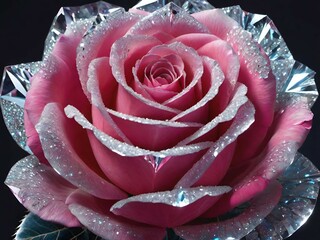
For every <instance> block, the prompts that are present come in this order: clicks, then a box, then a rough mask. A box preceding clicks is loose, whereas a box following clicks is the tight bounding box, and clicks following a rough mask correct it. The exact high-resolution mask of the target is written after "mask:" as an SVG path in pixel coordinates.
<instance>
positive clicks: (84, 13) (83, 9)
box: [44, 1, 120, 56]
mask: <svg viewBox="0 0 320 240" xmlns="http://www.w3.org/2000/svg"><path fill="white" fill-rule="evenodd" d="M119 9H120V7H118V6H116V5H113V4H110V3H107V2H104V1H99V2H94V3H90V4H86V5H83V6H77V7H63V8H61V9H60V10H59V12H58V14H57V15H56V17H55V18H54V20H53V23H52V25H51V28H50V31H49V34H48V36H47V38H46V41H45V51H44V56H46V55H47V54H48V53H50V52H51V51H52V49H53V46H54V45H55V43H56V42H57V40H58V38H59V36H60V35H61V34H63V33H64V32H65V31H66V29H67V26H69V25H71V24H72V23H74V22H78V21H85V20H89V21H90V22H91V23H94V22H96V21H97V22H99V21H101V20H103V19H105V18H106V16H107V15H108V14H109V13H111V12H114V11H117V10H119Z"/></svg>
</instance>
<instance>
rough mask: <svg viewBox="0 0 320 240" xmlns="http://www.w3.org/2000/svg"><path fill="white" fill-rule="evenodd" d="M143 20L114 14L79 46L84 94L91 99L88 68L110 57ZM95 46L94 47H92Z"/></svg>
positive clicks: (80, 73) (79, 64)
mask: <svg viewBox="0 0 320 240" xmlns="http://www.w3.org/2000/svg"><path fill="white" fill-rule="evenodd" d="M140 18H141V16H140V15H136V14H133V13H128V12H120V13H119V12H114V13H111V14H109V16H108V18H107V19H106V20H105V21H102V22H101V23H100V24H99V25H98V26H97V28H96V29H95V31H92V32H91V33H90V34H87V35H86V36H85V37H84V38H83V39H82V41H81V46H80V45H79V48H78V54H77V68H78V72H79V77H80V82H81V85H82V88H83V91H84V93H85V94H86V95H87V97H88V98H89V99H90V94H89V92H88V91H87V81H88V67H89V64H90V63H91V61H92V60H93V59H95V58H100V57H109V56H110V49H111V46H112V45H113V43H114V42H115V41H116V40H118V39H120V38H121V37H122V36H124V35H125V34H126V32H127V31H128V29H129V28H130V27H131V26H132V25H133V24H135V23H136V22H137V21H139V19H140ZM92 46H94V47H92Z"/></svg>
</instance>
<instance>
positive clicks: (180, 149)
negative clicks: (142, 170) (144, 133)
mask: <svg viewBox="0 0 320 240" xmlns="http://www.w3.org/2000/svg"><path fill="white" fill-rule="evenodd" d="M65 113H66V115H67V116H68V117H69V118H74V119H75V121H76V122H78V123H79V124H80V125H81V126H82V127H83V128H86V129H88V130H91V131H92V132H93V133H94V135H95V136H96V138H97V139H98V140H99V141H100V142H101V143H102V144H103V145H104V146H106V147H107V148H109V149H110V150H111V151H113V152H115V153H117V154H120V155H121V156H127V157H137V156H145V155H153V156H157V157H166V156H182V155H187V154H191V153H196V152H199V151H201V150H204V149H207V148H210V147H211V145H212V142H201V143H195V144H190V145H186V146H176V147H173V148H169V149H165V150H161V151H151V150H146V149H142V148H139V147H137V146H133V145H130V144H127V143H124V142H121V141H119V140H117V139H115V138H113V137H111V136H109V135H107V134H105V133H103V132H101V131H100V130H98V129H97V128H96V127H94V126H93V125H92V124H91V123H90V122H89V121H88V120H87V119H86V118H85V117H84V116H83V115H82V114H81V113H80V112H79V111H78V110H77V109H76V108H74V107H72V106H70V105H69V106H67V107H66V108H65Z"/></svg>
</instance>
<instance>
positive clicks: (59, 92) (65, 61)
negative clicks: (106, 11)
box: [25, 32, 89, 162]
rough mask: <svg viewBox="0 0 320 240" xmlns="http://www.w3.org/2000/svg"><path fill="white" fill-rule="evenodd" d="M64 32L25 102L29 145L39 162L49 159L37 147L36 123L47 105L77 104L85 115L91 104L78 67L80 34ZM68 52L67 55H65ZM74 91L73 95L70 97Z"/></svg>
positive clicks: (34, 80) (34, 81) (38, 74)
mask: <svg viewBox="0 0 320 240" xmlns="http://www.w3.org/2000/svg"><path fill="white" fill-rule="evenodd" d="M66 34H67V35H62V36H61V37H60V39H59V40H58V42H57V43H56V45H55V48H54V49H53V52H52V55H51V56H49V58H48V59H47V60H46V61H45V66H44V67H43V68H41V69H40V71H39V72H38V73H37V74H36V75H34V76H33V78H32V80H31V88H30V90H29V92H28V94H27V98H26V102H25V128H26V134H27V136H28V145H29V147H30V148H31V150H32V151H34V153H35V154H37V156H39V158H40V161H42V162H46V160H45V159H44V157H43V153H42V152H41V151H40V150H39V149H38V146H39V145H40V141H39V138H38V136H37V133H36V132H35V129H34V126H35V124H36V123H37V122H38V120H39V118H40V115H41V112H42V110H43V108H44V106H45V105H46V104H47V103H49V102H59V103H60V104H61V105H67V104H69V103H70V104H75V106H77V108H78V109H80V110H81V111H82V112H83V113H84V114H85V115H87V113H88V111H87V110H89V104H88V102H87V100H86V99H85V97H84V94H83V92H82V89H81V85H80V83H79V80H78V76H77V70H76V66H75V58H76V47H77V45H78V43H79V42H80V39H81V38H80V36H81V33H77V34H79V35H80V36H79V35H77V34H76V35H74V34H73V33H72V34H71V33H69V32H67V33H66ZM66 53H68V54H66ZM71 93H72V96H73V97H70V94H71Z"/></svg>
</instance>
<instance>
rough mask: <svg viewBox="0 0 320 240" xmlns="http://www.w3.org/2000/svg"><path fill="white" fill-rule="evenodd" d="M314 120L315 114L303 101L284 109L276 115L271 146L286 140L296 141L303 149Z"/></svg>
mask: <svg viewBox="0 0 320 240" xmlns="http://www.w3.org/2000/svg"><path fill="white" fill-rule="evenodd" d="M312 119H313V113H312V112H311V111H310V110H309V106H308V103H307V102H303V100H302V101H301V102H297V103H295V104H293V105H289V106H286V107H284V108H283V109H282V110H280V111H278V112H277V113H276V115H275V119H274V122H275V124H274V125H273V126H274V127H273V128H272V129H271V130H270V132H272V133H273V134H272V137H271V139H270V145H271V146H275V145H277V144H278V143H279V142H281V141H283V140H285V141H294V142H296V143H297V144H298V146H299V147H301V145H302V144H303V142H304V140H305V139H306V137H307V134H308V133H309V131H310V129H311V126H312Z"/></svg>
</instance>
